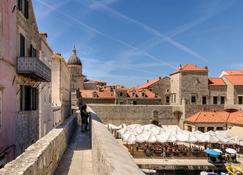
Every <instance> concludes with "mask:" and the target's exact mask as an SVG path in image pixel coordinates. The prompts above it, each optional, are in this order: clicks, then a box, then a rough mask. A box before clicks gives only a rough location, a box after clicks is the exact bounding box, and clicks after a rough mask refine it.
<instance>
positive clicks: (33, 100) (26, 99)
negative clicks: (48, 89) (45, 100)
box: [20, 85, 38, 112]
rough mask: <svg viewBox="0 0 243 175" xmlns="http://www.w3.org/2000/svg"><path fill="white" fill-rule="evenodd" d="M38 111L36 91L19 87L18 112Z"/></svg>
mask: <svg viewBox="0 0 243 175" xmlns="http://www.w3.org/2000/svg"><path fill="white" fill-rule="evenodd" d="M36 110H38V89H37V88H33V87H31V86H27V85H20V111H22V112H24V111H36Z"/></svg>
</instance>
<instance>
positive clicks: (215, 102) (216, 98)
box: [213, 96, 218, 105]
mask: <svg viewBox="0 0 243 175" xmlns="http://www.w3.org/2000/svg"><path fill="white" fill-rule="evenodd" d="M213 104H214V105H216V104H218V97H217V96H214V97H213Z"/></svg>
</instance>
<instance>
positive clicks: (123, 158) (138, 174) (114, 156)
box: [92, 114, 144, 175]
mask: <svg viewBox="0 0 243 175" xmlns="http://www.w3.org/2000/svg"><path fill="white" fill-rule="evenodd" d="M92 116H95V114H92ZM92 118H94V117H92ZM92 161H93V170H94V174H96V175H144V173H143V172H142V171H141V170H140V169H139V168H138V166H137V165H136V164H135V162H134V161H133V158H132V157H131V156H130V155H129V153H128V152H127V150H125V148H124V147H122V146H121V145H120V144H119V143H118V142H117V141H116V140H115V138H114V136H113V135H111V133H110V132H109V131H108V130H107V128H106V127H105V125H104V124H102V123H100V122H99V121H97V120H94V119H93V120H92Z"/></svg>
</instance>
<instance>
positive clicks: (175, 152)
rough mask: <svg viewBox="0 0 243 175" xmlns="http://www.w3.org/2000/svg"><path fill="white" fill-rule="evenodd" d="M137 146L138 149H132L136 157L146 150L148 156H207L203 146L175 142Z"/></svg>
mask: <svg viewBox="0 0 243 175" xmlns="http://www.w3.org/2000/svg"><path fill="white" fill-rule="evenodd" d="M135 148H136V151H134V150H130V151H131V153H133V155H134V156H135V157H136V155H139V154H138V153H139V152H140V153H141V152H144V154H145V156H147V157H150V156H157V157H164V158H165V157H205V154H204V152H203V148H202V147H198V146H185V145H182V144H181V145H178V144H175V143H165V144H149V143H145V144H136V145H135Z"/></svg>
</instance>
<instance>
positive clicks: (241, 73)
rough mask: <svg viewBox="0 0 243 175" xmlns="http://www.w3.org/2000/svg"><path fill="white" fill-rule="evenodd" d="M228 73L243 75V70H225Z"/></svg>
mask: <svg viewBox="0 0 243 175" xmlns="http://www.w3.org/2000/svg"><path fill="white" fill-rule="evenodd" d="M223 72H224V73H225V74H226V75H243V70H225V71H223Z"/></svg>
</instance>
